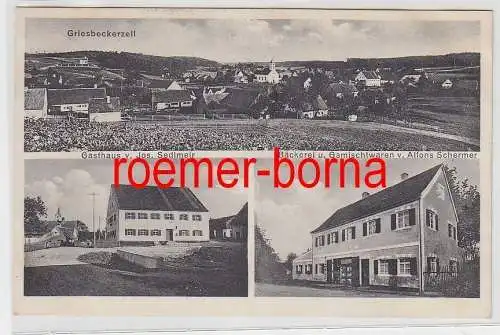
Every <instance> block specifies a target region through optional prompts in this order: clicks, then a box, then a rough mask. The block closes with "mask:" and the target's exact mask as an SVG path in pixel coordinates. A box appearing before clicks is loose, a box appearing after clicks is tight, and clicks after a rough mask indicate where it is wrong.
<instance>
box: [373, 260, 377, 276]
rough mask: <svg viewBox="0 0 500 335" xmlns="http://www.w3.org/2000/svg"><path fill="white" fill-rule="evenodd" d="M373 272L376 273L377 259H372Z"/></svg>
mask: <svg viewBox="0 0 500 335" xmlns="http://www.w3.org/2000/svg"><path fill="white" fill-rule="evenodd" d="M373 272H374V273H375V274H376V275H378V260H374V261H373Z"/></svg>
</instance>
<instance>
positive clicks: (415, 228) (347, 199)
mask: <svg viewBox="0 0 500 335" xmlns="http://www.w3.org/2000/svg"><path fill="white" fill-rule="evenodd" d="M262 164H263V166H264V167H265V166H266V163H262ZM360 165H362V163H360ZM282 170H284V171H283V174H284V175H285V176H286V175H287V171H286V169H282ZM339 173H340V172H339V171H336V172H332V176H333V177H332V178H337V177H338V176H339ZM345 175H346V176H347V177H346V179H347V182H346V183H347V184H346V187H345V188H342V189H335V188H325V187H322V185H321V183H320V184H319V185H318V186H317V187H315V188H313V189H305V188H301V187H295V188H290V189H280V190H276V188H274V186H273V184H272V181H271V180H267V179H259V180H258V182H257V189H256V200H255V201H256V203H255V281H256V283H255V295H256V296H270V297H371V298H398V297H400V298H405V297H406V298H408V297H415V298H418V297H444V298H479V297H480V280H479V279H480V267H479V263H480V189H479V186H478V185H479V160H463V159H462V160H460V159H458V160H439V159H426V160H413V161H411V162H410V161H408V160H406V159H399V160H398V159H394V160H388V161H387V174H386V178H387V185H386V187H385V188H383V187H378V188H375V189H371V188H368V187H367V186H366V185H362V186H361V187H359V188H357V187H354V179H355V176H356V173H355V170H354V168H353V167H348V168H347V171H345ZM304 178H308V179H311V178H313V174H312V169H311V170H309V171H306V172H305V177H304Z"/></svg>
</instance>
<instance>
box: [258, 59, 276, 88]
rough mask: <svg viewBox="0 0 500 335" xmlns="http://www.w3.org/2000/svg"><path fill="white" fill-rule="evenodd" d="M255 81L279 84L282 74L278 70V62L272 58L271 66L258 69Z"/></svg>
mask: <svg viewBox="0 0 500 335" xmlns="http://www.w3.org/2000/svg"><path fill="white" fill-rule="evenodd" d="M254 74H255V81H256V82H258V83H270V84H277V83H279V81H280V75H279V73H278V71H276V64H275V63H274V62H273V61H272V60H271V62H270V63H269V68H267V69H262V70H256V71H255V72H254Z"/></svg>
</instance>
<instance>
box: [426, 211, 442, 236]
mask: <svg viewBox="0 0 500 335" xmlns="http://www.w3.org/2000/svg"><path fill="white" fill-rule="evenodd" d="M438 221H439V220H438V215H437V214H436V212H434V211H433V210H431V209H426V210H425V224H426V226H427V227H429V228H430V229H432V230H436V231H437V230H439V226H438Z"/></svg>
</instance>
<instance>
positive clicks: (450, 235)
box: [448, 223, 453, 238]
mask: <svg viewBox="0 0 500 335" xmlns="http://www.w3.org/2000/svg"><path fill="white" fill-rule="evenodd" d="M448 237H451V238H453V226H452V225H451V223H448Z"/></svg>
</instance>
